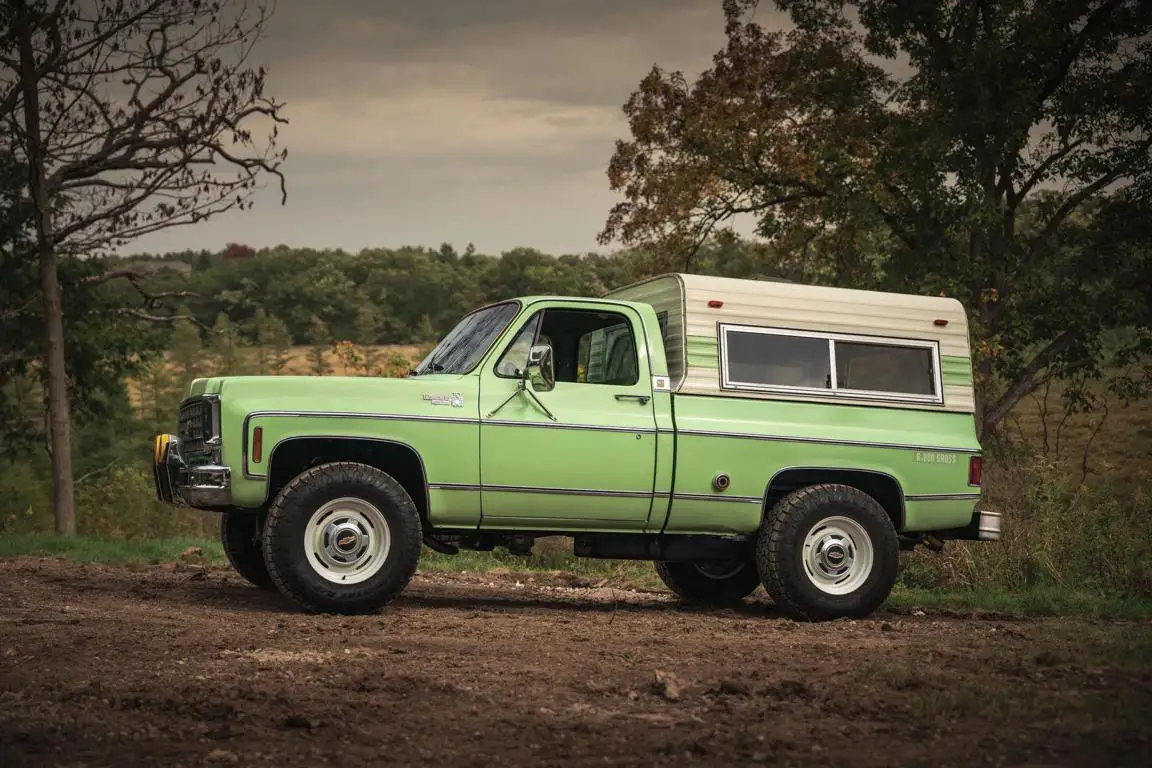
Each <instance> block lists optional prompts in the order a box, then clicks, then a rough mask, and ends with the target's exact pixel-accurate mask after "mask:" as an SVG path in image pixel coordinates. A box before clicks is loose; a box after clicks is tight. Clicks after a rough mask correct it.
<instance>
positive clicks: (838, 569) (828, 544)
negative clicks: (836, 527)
mask: <svg viewBox="0 0 1152 768" xmlns="http://www.w3.org/2000/svg"><path fill="white" fill-rule="evenodd" d="M815 561H816V567H818V568H819V569H820V570H821V571H823V572H824V573H825V574H827V575H828V576H841V575H843V574H844V573H846V572H848V571H849V570H851V568H852V561H853V554H852V541H851V540H850V539H845V538H844V537H843V536H841V535H840V534H837V533H830V534H827V535H825V536H821V537H820V539H819V541H818V542H817V544H816V548H815Z"/></svg>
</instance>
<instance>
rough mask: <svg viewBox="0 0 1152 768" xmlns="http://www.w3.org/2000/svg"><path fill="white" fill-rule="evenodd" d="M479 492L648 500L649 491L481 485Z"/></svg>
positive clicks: (650, 496) (649, 496) (650, 494)
mask: <svg viewBox="0 0 1152 768" xmlns="http://www.w3.org/2000/svg"><path fill="white" fill-rule="evenodd" d="M480 490H481V491H493V492H497V493H543V494H553V495H558V496H610V497H615V498H625V499H650V498H652V492H651V491H601V490H597V489H595V488H540V487H537V486H520V485H483V486H481V487H480Z"/></svg>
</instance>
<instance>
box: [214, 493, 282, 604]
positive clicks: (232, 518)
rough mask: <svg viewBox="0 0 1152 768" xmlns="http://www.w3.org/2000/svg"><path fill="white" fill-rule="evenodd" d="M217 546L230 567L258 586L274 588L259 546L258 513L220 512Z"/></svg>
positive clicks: (241, 511) (243, 511)
mask: <svg viewBox="0 0 1152 768" xmlns="http://www.w3.org/2000/svg"><path fill="white" fill-rule="evenodd" d="M220 545H221V546H222V547H223V548H224V556H225V557H227V558H228V563H229V564H230V565H231V566H232V570H234V571H236V573H238V574H240V575H241V576H242V577H244V579H245V580H246V581H248V583H250V584H253V585H255V586H257V587H259V588H260V589H276V584H275V583H273V581H272V577H271V576H269V575H268V568H267V566H265V565H264V552H263V551H262V550H261V547H260V513H259V512H257V511H256V510H239V509H234V510H229V511H227V512H223V513H222V514H221V515H220Z"/></svg>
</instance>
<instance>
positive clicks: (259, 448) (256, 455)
mask: <svg viewBox="0 0 1152 768" xmlns="http://www.w3.org/2000/svg"><path fill="white" fill-rule="evenodd" d="M263 455H264V427H256V429H254V430H252V463H253V464H259V463H260V459H261V458H262V457H263Z"/></svg>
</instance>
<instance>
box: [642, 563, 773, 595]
mask: <svg viewBox="0 0 1152 768" xmlns="http://www.w3.org/2000/svg"><path fill="white" fill-rule="evenodd" d="M655 566H656V573H657V575H659V576H660V580H661V581H663V582H664V584H665V585H666V586H667V587H668V589H670V590H672V591H673V592H675V593H676V595H678V596H679V597H680V598H681V599H683V600H685V601H687V602H692V603H734V602H737V601H739V600H743V599H744V598H745V597H748V595H750V594H752V593H753V592H755V591H756V588H757V587H759V586H760V574H759V573H757V570H756V564H755V562H753V561H751V560H748V561H743V562H741V561H734V562H731V563H728V562H715V563H714V562H701V563H685V562H674V561H664V560H657V561H656V563H655Z"/></svg>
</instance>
